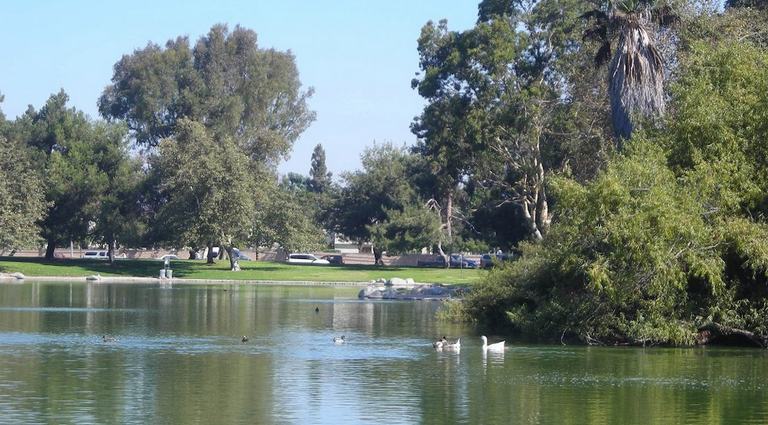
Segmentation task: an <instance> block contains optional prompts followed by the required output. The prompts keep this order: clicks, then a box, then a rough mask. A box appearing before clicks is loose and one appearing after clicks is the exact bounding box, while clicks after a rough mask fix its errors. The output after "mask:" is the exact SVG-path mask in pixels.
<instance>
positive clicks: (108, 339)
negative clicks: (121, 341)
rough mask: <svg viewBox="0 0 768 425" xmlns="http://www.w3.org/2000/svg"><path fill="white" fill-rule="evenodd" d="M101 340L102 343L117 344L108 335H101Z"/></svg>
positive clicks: (115, 340) (113, 338) (114, 339)
mask: <svg viewBox="0 0 768 425" xmlns="http://www.w3.org/2000/svg"><path fill="white" fill-rule="evenodd" d="M101 340H102V341H103V342H117V338H115V337H113V336H110V335H102V336H101Z"/></svg>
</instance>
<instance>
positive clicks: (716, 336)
mask: <svg viewBox="0 0 768 425" xmlns="http://www.w3.org/2000/svg"><path fill="white" fill-rule="evenodd" d="M698 330H699V334H698V335H697V336H696V343H697V344H699V345H708V344H712V345H730V346H740V347H745V346H746V347H761V348H766V347H768V338H766V337H760V336H758V335H755V334H754V333H752V332H749V331H745V330H743V329H736V328H732V327H730V326H724V325H721V324H719V323H717V322H709V323H707V324H705V325H704V326H701V327H699V329H698Z"/></svg>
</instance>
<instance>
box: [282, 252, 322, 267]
mask: <svg viewBox="0 0 768 425" xmlns="http://www.w3.org/2000/svg"><path fill="white" fill-rule="evenodd" d="M287 261H288V263H290V264H311V265H318V266H319V265H328V264H331V263H330V262H329V261H328V260H323V259H322V258H317V257H315V256H314V255H313V254H288V260H287Z"/></svg>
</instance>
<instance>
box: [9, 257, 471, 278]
mask: <svg viewBox="0 0 768 425" xmlns="http://www.w3.org/2000/svg"><path fill="white" fill-rule="evenodd" d="M240 266H241V267H242V270H241V271H239V272H232V271H230V270H229V262H228V261H226V260H224V261H217V262H216V264H213V265H209V264H205V261H202V260H174V261H172V262H171V268H172V269H173V275H174V277H178V278H185V279H232V280H284V281H317V282H365V281H369V280H373V279H378V278H382V277H383V278H391V277H401V278H409V277H410V278H413V280H415V281H416V282H429V283H445V284H470V283H474V282H475V281H477V280H478V279H479V278H480V277H481V276H482V275H483V274H484V272H483V271H480V270H457V269H431V268H430V269H427V268H415V267H376V266H364V265H363V266H360V265H348V266H302V265H292V264H284V263H271V262H262V261H241V262H240ZM162 267H163V263H162V262H160V261H157V260H117V261H115V264H114V265H113V266H110V265H109V264H108V263H107V262H105V261H100V260H83V259H75V260H54V261H45V260H42V259H40V258H20V257H0V272H3V273H14V272H21V273H23V274H24V275H26V276H28V277H34V276H64V277H76V276H87V275H92V274H96V273H99V274H100V275H102V276H118V277H119V276H124V277H157V276H158V273H159V271H160V269H161V268H162Z"/></svg>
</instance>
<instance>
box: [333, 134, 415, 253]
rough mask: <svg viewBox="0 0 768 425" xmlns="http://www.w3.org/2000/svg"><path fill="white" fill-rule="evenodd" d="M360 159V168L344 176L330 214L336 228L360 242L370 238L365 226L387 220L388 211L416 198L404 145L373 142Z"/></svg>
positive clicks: (402, 206) (408, 158) (400, 208)
mask: <svg viewBox="0 0 768 425" xmlns="http://www.w3.org/2000/svg"><path fill="white" fill-rule="evenodd" d="M361 161H362V164H363V170H361V171H356V172H353V173H348V174H345V175H344V176H343V179H344V181H345V183H346V185H345V186H344V187H343V188H342V189H341V194H340V196H339V198H338V199H337V200H336V203H335V205H334V213H333V214H332V216H333V221H334V228H335V230H336V231H338V232H339V233H341V234H343V235H345V236H347V237H349V238H352V239H357V240H358V241H360V242H362V241H363V240H367V239H369V238H370V231H369V227H368V226H371V225H374V224H376V223H381V222H384V221H386V219H387V216H388V215H387V211H391V210H402V209H403V208H404V206H405V205H407V204H409V203H412V202H414V200H415V199H416V193H415V191H414V189H413V187H412V186H411V184H410V182H409V181H408V177H407V176H408V169H409V165H408V163H409V161H410V157H409V154H408V152H407V151H406V150H405V149H404V148H398V147H395V146H393V145H392V144H383V145H374V146H373V147H370V148H367V149H366V150H365V151H364V152H363V154H362V156H361Z"/></svg>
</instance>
